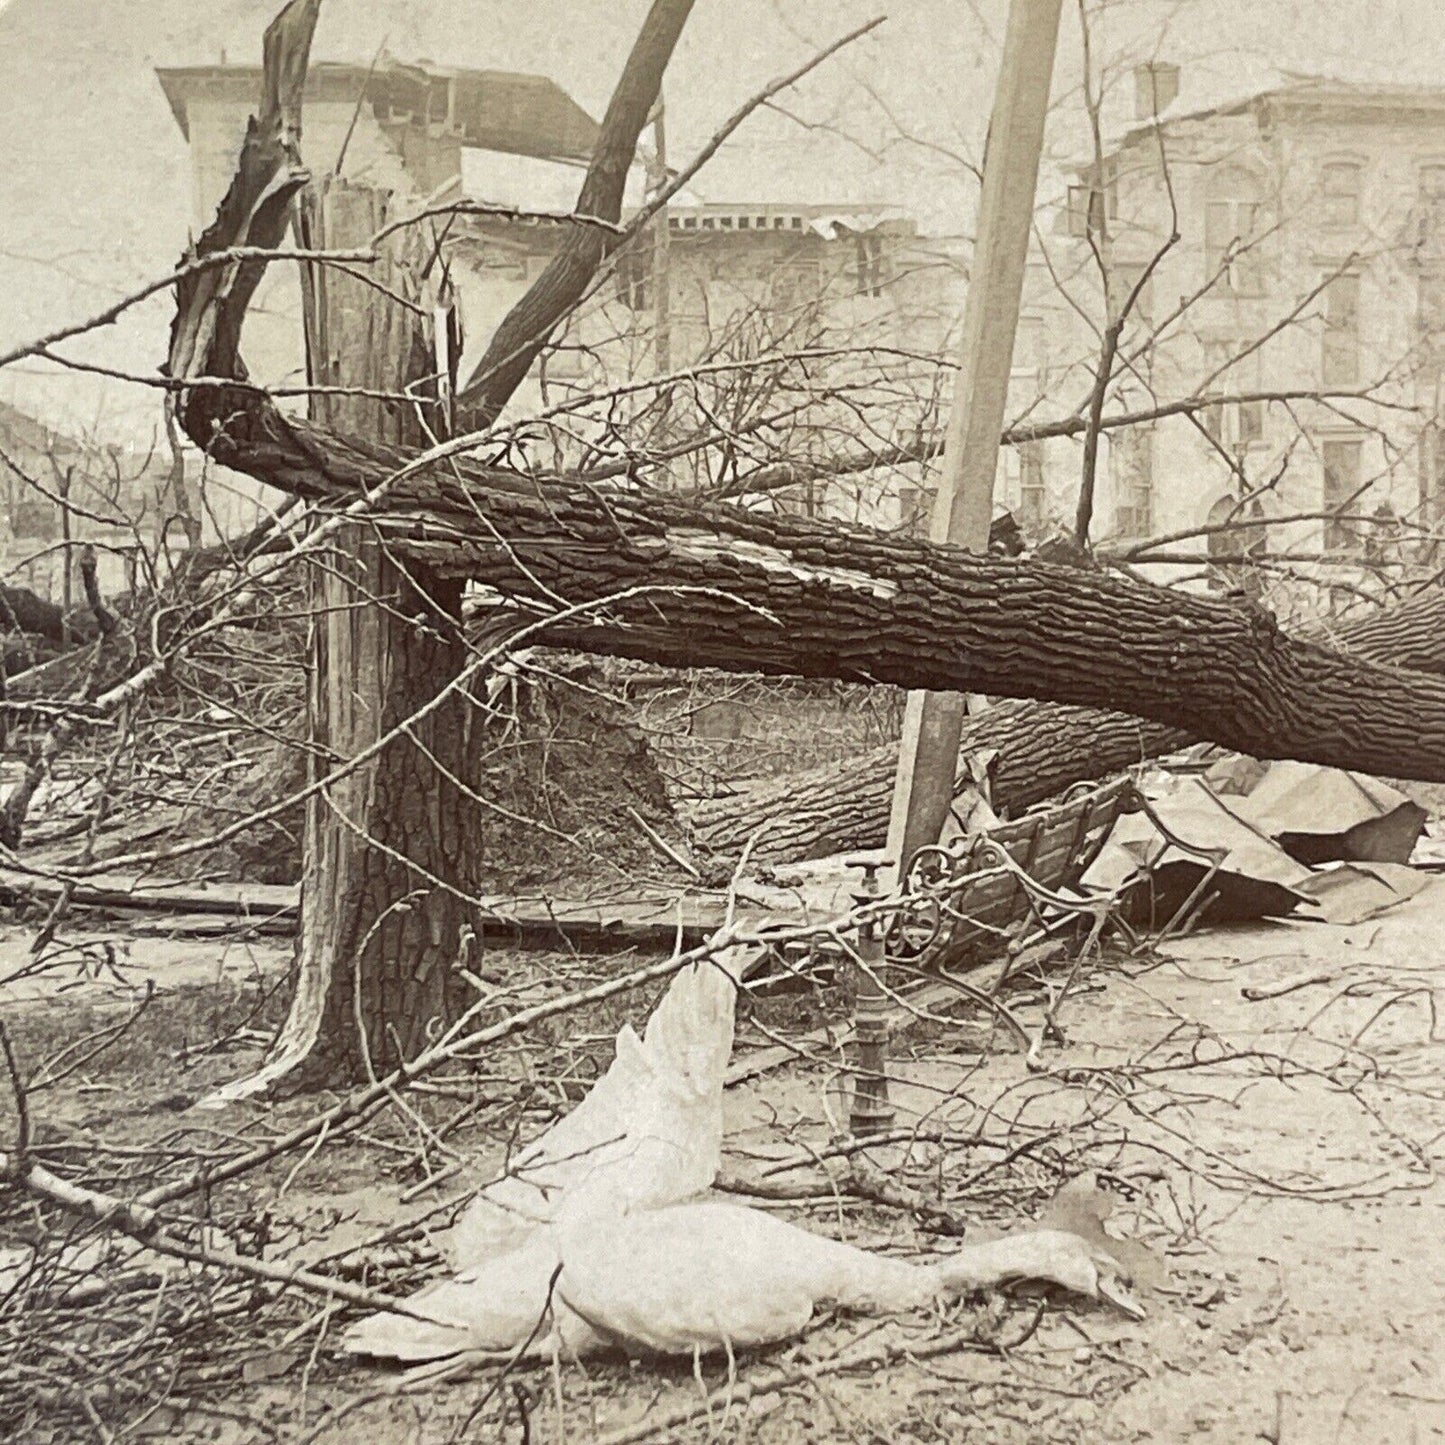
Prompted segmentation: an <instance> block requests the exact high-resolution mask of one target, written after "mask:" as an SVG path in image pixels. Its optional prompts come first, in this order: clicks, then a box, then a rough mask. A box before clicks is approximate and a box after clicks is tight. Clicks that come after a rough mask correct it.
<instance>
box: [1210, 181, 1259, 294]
mask: <svg viewBox="0 0 1445 1445" xmlns="http://www.w3.org/2000/svg"><path fill="white" fill-rule="evenodd" d="M1259 215H1260V192H1259V184H1258V182H1257V181H1256V180H1255V179H1254V177H1253V176H1252V175H1250V173H1249V172H1248V171H1245V170H1241V169H1240V168H1239V167H1237V166H1226V167H1223V168H1222V169H1219V170H1216V171H1215V172H1214V173H1213V174H1211V176H1210V178H1209V186H1208V194H1207V197H1206V199H1205V203H1204V279H1205V282H1206V284H1208V285H1216V286H1223V287H1224V288H1225V289H1226V290H1228V291H1232V292H1233V293H1234V294H1235V295H1236V296H1258V295H1261V294H1262V293H1263V291H1264V271H1263V267H1262V266H1261V263H1260V255H1259V249H1260V239H1259V237H1257V236H1256V235H1255V228H1256V226H1257V225H1258V223H1259Z"/></svg>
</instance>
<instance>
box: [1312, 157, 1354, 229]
mask: <svg viewBox="0 0 1445 1445" xmlns="http://www.w3.org/2000/svg"><path fill="white" fill-rule="evenodd" d="M1363 175H1364V170H1363V168H1362V167H1361V166H1359V165H1358V164H1356V162H1354V161H1330V162H1329V163H1328V164H1327V165H1326V166H1325V167H1324V168H1323V169H1322V170H1321V172H1320V224H1321V225H1322V226H1324V227H1326V228H1328V229H1329V230H1332V231H1343V230H1348V229H1350V228H1351V227H1354V226H1358V225H1359V224H1360V188H1361V182H1362V177H1363Z"/></svg>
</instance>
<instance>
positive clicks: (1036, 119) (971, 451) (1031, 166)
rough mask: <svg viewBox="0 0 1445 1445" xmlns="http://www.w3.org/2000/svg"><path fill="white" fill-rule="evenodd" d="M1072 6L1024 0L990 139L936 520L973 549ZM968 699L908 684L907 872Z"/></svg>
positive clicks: (937, 823)
mask: <svg viewBox="0 0 1445 1445" xmlns="http://www.w3.org/2000/svg"><path fill="white" fill-rule="evenodd" d="M1060 8H1061V0H1012V3H1011V5H1010V6H1009V18H1008V29H1007V32H1006V33H1005V36H1004V48H1003V65H1002V68H1001V70H1000V72H999V78H998V89H997V91H996V93H995V95H994V104H993V116H992V119H991V120H990V122H989V132H988V141H987V143H986V145H985V147H984V158H983V192H982V196H981V199H980V202H979V212H978V235H977V240H976V241H975V243H974V256H973V269H972V273H971V275H970V277H969V287H968V300H967V302H966V304H965V307H964V313H963V339H962V343H961V353H960V357H959V361H960V367H959V374H958V386H957V390H956V391H955V392H954V400H953V411H952V413H951V414H950V416H949V419H948V435H947V438H946V443H945V447H944V453H943V469H942V475H941V476H940V477H939V483H938V496H937V498H936V500H935V502H934V506H933V516H932V521H931V525H930V527H929V535H930V537H932V538H933V540H934V541H939V542H944V541H947V542H952V543H954V544H955V545H956V546H960V547H966V548H968V549H969V551H972V552H982V551H984V550H985V549H986V548H987V546H988V529H989V523H990V521H991V520H992V516H993V481H994V473H995V471H996V469H997V467H998V449H999V438H1000V436H1001V435H1002V433H1003V423H1004V408H1005V406H1006V405H1007V402H1008V383H1009V372H1010V370H1011V368H1012V365H1013V348H1014V331H1015V328H1016V326H1017V324H1018V313H1019V302H1020V298H1021V296H1022V294H1023V280H1024V266H1025V263H1026V261H1027V258H1028V247H1029V233H1030V230H1031V228H1032V225H1033V214H1034V192H1035V190H1036V188H1037V185H1038V174H1039V153H1040V151H1041V150H1042V148H1043V137H1044V117H1045V115H1046V114H1047V112H1048V106H1049V84H1050V81H1051V80H1052V78H1053V71H1054V50H1055V47H1056V45H1057V42H1058V34H1059V11H1060ZM966 711H967V699H965V698H964V697H963V695H962V694H960V693H952V692H912V693H909V695H908V707H907V710H906V712H905V714H904V719H903V741H902V744H901V746H900V749H899V755H898V773H897V778H896V780H895V783H894V792H893V814H892V818H891V821H890V824H889V829H888V856H889V857H890V858H893V859H896V860H897V863H898V869H899V878H900V880H901V879H902V878H903V877H904V876H905V875H906V872H907V868H908V863H909V860H910V859H911V858H912V857H913V855H914V854H915V853H916V852H917V851H918V849H919V848H921V847H923V846H924V845H925V844H928V843H936V842H937V841H938V837H939V834H940V833H941V832H942V830H943V824H944V821H945V820H946V818H947V817H948V808H949V804H950V803H951V802H952V801H953V789H954V780H955V777H956V774H957V768H958V746H959V738H960V736H961V734H962V730H963V719H964V715H965V713H966Z"/></svg>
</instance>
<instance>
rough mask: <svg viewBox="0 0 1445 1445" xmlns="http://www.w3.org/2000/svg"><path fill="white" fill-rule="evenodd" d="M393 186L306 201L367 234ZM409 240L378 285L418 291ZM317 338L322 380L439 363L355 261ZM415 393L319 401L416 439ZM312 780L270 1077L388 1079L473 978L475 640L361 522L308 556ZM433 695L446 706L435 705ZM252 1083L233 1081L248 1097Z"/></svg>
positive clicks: (310, 226)
mask: <svg viewBox="0 0 1445 1445" xmlns="http://www.w3.org/2000/svg"><path fill="white" fill-rule="evenodd" d="M387 212H388V202H387V195H386V193H384V192H380V191H377V190H375V189H372V188H370V187H364V186H357V185H353V184H350V183H345V182H340V181H337V180H328V181H326V182H325V183H324V184H322V185H321V186H320V187H319V188H318V189H317V190H316V191H314V192H311V193H309V194H308V195H307V197H306V198H305V204H304V206H303V210H302V224H303V230H304V232H305V233H306V234H307V235H308V244H309V245H311V246H313V247H315V248H318V249H319V248H323V247H327V246H332V247H346V246H355V245H359V244H364V243H365V242H366V241H367V240H368V239H369V238H370V237H371V236H372V235H374V234H375V233H376V232H377V231H378V230H379V229H380V228H381V227H382V226H383V225H384V224H385V223H386V220H387ZM402 245H404V242H402V241H401V240H400V239H399V240H398V242H397V243H396V244H394V245H393V246H392V247H391V248H389V249H388V251H387V253H386V256H385V258H384V260H383V262H382V263H381V264H380V265H379V266H378V267H377V268H375V270H374V271H373V276H374V278H375V279H376V280H377V281H379V282H381V283H382V284H383V285H384V286H385V287H387V288H388V289H389V290H390V292H391V293H392V295H393V296H398V295H399V296H410V297H411V298H412V299H413V300H415V299H416V298H418V297H419V295H420V288H419V286H418V285H417V283H416V281H415V279H414V274H413V270H412V268H411V267H410V266H409V265H408V263H407V262H408V258H407V257H406V256H405V255H404V254H402V252H401V249H400V248H401V246H402ZM305 294H306V302H307V349H308V355H309V357H310V361H311V370H312V372H313V374H314V375H315V376H316V378H317V380H318V381H319V382H322V383H325V384H327V385H333V386H354V387H358V388H366V389H367V390H369V391H371V392H373V393H400V392H402V391H404V389H405V388H406V387H407V386H408V385H414V384H416V383H419V382H421V381H422V380H423V379H424V378H427V377H429V376H431V375H432V373H433V372H434V366H433V364H432V361H431V354H430V350H429V348H428V344H427V339H426V337H425V335H424V334H423V333H422V332H421V329H420V323H419V320H418V316H417V313H416V312H415V311H413V310H411V309H410V308H408V307H406V306H404V305H402V304H401V303H400V302H399V301H397V300H394V299H391V297H388V296H384V295H381V294H379V293H378V292H377V291H376V290H375V289H374V288H373V287H371V286H368V285H366V284H365V283H364V282H363V281H361V280H358V279H355V278H353V277H351V276H349V275H347V274H346V273H344V272H340V271H335V270H322V269H321V268H316V269H315V270H313V271H312V272H311V273H310V274H309V275H308V276H307V284H306V287H305ZM425 396H426V391H425V388H424V387H422V388H420V389H419V391H418V401H417V403H415V404H412V403H400V402H390V401H385V400H381V399H378V398H377V397H376V396H374V395H373V396H338V395H334V394H332V395H318V396H316V397H314V398H313V408H312V409H313V412H314V413H315V414H317V415H318V417H319V418H320V419H324V420H325V421H326V422H327V423H328V424H331V425H346V426H349V427H351V428H354V429H355V430H357V431H360V432H363V433H364V434H366V435H370V436H375V437H377V438H378V439H386V440H390V441H393V442H406V443H411V444H413V445H415V444H419V443H420V442H421V441H422V440H423V438H424V435H425V433H424V430H423V426H422V422H421V419H420V417H419V416H418V412H417V408H418V407H419V406H421V405H422V404H423V403H424V400H425ZM311 601H312V623H311V638H310V653H311V656H310V692H309V698H308V704H309V706H308V713H309V719H310V735H311V736H310V742H311V752H310V763H309V769H310V777H309V781H310V782H311V783H312V784H313V785H316V787H317V790H316V791H314V792H313V793H312V794H311V795H310V796H309V797H308V799H307V803H306V821H305V840H304V845H303V850H302V852H303V859H304V864H303V872H302V880H301V924H300V929H299V933H298V943H297V964H298V978H297V988H296V994H295V997H294V999H293V1001H292V1006H291V1013H290V1016H289V1017H288V1019H287V1021H286V1024H285V1025H284V1027H283V1029H282V1031H281V1034H280V1036H279V1037H278V1039H277V1041H276V1044H275V1046H274V1048H273V1050H272V1054H271V1057H270V1058H269V1059H268V1061H267V1063H266V1065H265V1066H264V1067H263V1069H262V1072H261V1074H260V1075H259V1076H258V1078H257V1080H255V1081H250V1082H252V1083H254V1084H256V1085H257V1086H259V1085H260V1084H261V1083H263V1082H266V1083H269V1082H272V1081H274V1080H276V1079H279V1078H281V1077H283V1076H285V1075H288V1074H290V1075H293V1079H292V1082H295V1083H297V1084H300V1085H310V1084H323V1083H334V1082H348V1081H351V1080H354V1079H360V1078H366V1077H369V1076H374V1075H379V1074H385V1073H388V1072H390V1071H391V1070H392V1069H394V1068H395V1067H396V1066H397V1065H398V1064H399V1063H401V1062H403V1061H404V1060H406V1059H409V1058H411V1057H413V1056H415V1055H416V1054H417V1053H419V1052H421V1050H422V1049H423V1048H424V1047H425V1046H426V1045H427V1044H428V1043H429V1042H431V1041H432V1039H433V1036H434V1031H435V1029H436V1027H437V1026H438V1022H439V1021H442V1020H447V1019H450V1018H452V1017H454V1016H455V1015H456V1013H457V1012H458V1011H459V1009H460V1008H461V1007H462V1006H463V1005H464V1003H465V1001H466V998H467V994H468V990H467V988H466V985H465V983H464V982H463V981H462V979H461V976H460V974H459V973H458V965H459V964H464V963H466V962H467V960H468V951H469V948H470V945H471V941H472V939H473V938H474V936H475V935H476V924H477V921H478V920H477V915H476V910H475V907H474V905H473V904H472V903H470V902H469V901H468V900H469V898H470V897H472V896H474V894H475V891H476V890H475V889H474V888H473V887H472V886H471V879H472V872H473V868H474V865H475V862H476V860H477V858H478V856H479V853H480V846H479V843H478V838H477V827H476V825H477V820H478V809H477V807H476V806H475V804H474V803H473V802H472V800H471V798H470V797H469V795H468V794H469V789H468V784H467V782H466V779H467V776H468V769H469V763H468V758H469V754H470V751H471V748H470V729H471V725H472V720H473V718H474V716H475V706H474V704H473V702H472V700H471V698H470V696H469V695H468V693H467V691H466V688H465V686H464V685H458V679H459V678H460V677H461V674H462V672H463V670H464V668H465V667H466V664H467V659H468V653H467V648H466V644H465V641H464V638H463V635H462V629H461V601H462V586H461V583H460V582H459V581H457V580H455V579H443V578H439V577H436V576H434V575H432V574H430V573H429V572H428V571H427V569H425V568H424V567H420V566H417V565H415V564H408V563H403V562H400V561H399V560H398V559H397V558H396V557H395V556H394V555H393V554H392V553H391V551H390V550H389V549H388V548H387V547H386V545H385V543H384V542H383V541H382V540H380V539H379V538H378V537H377V535H376V532H375V530H374V529H373V528H370V527H368V526H367V525H365V524H364V523H348V524H346V525H344V526H342V527H341V528H340V529H339V530H338V531H337V533H336V536H335V539H334V543H333V545H332V546H331V547H329V548H328V549H327V551H326V552H325V553H323V555H322V556H321V558H320V560H319V561H318V562H317V563H316V564H315V565H314V567H313V580H312V586H311ZM438 699H441V701H440V702H438ZM238 1091H239V1090H238Z"/></svg>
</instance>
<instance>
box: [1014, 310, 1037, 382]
mask: <svg viewBox="0 0 1445 1445" xmlns="http://www.w3.org/2000/svg"><path fill="white" fill-rule="evenodd" d="M1043 364H1044V319H1043V317H1042V316H1020V317H1019V319H1018V326H1017V328H1016V329H1015V331H1014V354H1013V370H1014V371H1037V370H1038V369H1039V368H1040V367H1041V366H1042V365H1043Z"/></svg>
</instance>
